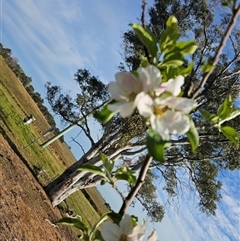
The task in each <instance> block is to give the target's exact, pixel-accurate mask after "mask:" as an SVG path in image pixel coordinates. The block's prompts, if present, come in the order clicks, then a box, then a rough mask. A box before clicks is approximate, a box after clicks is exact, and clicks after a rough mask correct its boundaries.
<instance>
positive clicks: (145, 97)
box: [135, 76, 196, 140]
mask: <svg viewBox="0 0 240 241" xmlns="http://www.w3.org/2000/svg"><path fill="white" fill-rule="evenodd" d="M183 80H184V78H183V76H178V77H176V78H175V79H171V80H169V81H168V82H166V83H162V84H161V86H160V88H159V89H158V90H157V91H156V93H157V96H156V97H155V98H153V97H152V96H150V95H149V94H146V93H144V92H141V93H140V94H138V96H137V98H136V100H135V101H136V103H137V108H138V111H139V113H140V115H142V116H144V117H145V118H149V119H150V123H151V127H152V128H153V130H155V131H156V132H157V133H158V134H159V135H160V136H161V137H162V139H163V140H169V139H170V135H175V134H185V133H186V132H187V131H188V130H189V128H190V120H189V118H188V117H187V116H186V114H187V113H189V112H190V111H191V110H192V109H193V108H194V107H195V106H196V102H195V101H194V100H191V99H188V98H181V97H177V95H179V93H180V92H181V85H182V84H183Z"/></svg>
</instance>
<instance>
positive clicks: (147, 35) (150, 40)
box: [130, 24, 158, 58]
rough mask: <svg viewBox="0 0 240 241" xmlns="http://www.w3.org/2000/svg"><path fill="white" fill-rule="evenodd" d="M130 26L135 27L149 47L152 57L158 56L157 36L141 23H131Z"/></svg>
mask: <svg viewBox="0 0 240 241" xmlns="http://www.w3.org/2000/svg"><path fill="white" fill-rule="evenodd" d="M130 26H131V27H132V28H133V30H134V31H135V33H136V34H137V35H138V37H139V38H140V40H141V41H142V42H143V44H144V45H145V46H146V47H147V49H148V51H149V54H150V55H151V57H152V58H154V57H156V55H157V52H158V48H157V39H156V36H155V35H154V34H153V33H151V32H150V31H149V30H148V29H145V28H143V26H142V25H140V24H130Z"/></svg>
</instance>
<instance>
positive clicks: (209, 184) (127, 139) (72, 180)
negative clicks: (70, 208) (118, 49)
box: [46, 0, 240, 222]
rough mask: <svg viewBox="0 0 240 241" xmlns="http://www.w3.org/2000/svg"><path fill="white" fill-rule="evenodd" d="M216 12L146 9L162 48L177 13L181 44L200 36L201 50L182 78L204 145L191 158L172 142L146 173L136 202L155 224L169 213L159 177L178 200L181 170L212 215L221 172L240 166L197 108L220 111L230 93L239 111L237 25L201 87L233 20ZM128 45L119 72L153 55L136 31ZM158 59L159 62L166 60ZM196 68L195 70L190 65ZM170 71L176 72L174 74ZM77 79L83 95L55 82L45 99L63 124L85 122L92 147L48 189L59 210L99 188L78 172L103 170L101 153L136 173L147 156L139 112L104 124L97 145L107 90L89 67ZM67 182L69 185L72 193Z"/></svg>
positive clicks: (126, 37) (201, 5) (195, 5)
mask: <svg viewBox="0 0 240 241" xmlns="http://www.w3.org/2000/svg"><path fill="white" fill-rule="evenodd" d="M216 6H219V7H220V1H214V2H212V1H206V0H204V1H198V2H197V1H196V2H193V1H178V0H171V1H169V0H168V1H167V0H164V1H160V0H155V2H154V5H153V6H152V7H150V9H149V16H150V20H149V23H144V22H143V21H142V24H143V25H145V26H144V27H146V28H148V29H149V30H150V31H151V32H153V33H154V34H155V35H156V38H157V42H160V41H161V36H162V34H163V31H164V30H165V28H166V26H165V23H166V21H167V19H168V18H169V16H171V15H174V16H176V18H177V19H178V24H179V30H180V32H181V34H182V36H181V38H182V39H186V38H187V39H191V38H195V39H196V41H197V44H198V48H197V50H196V52H195V53H194V54H193V55H192V57H189V58H185V59H184V65H183V67H184V66H185V67H187V66H191V68H192V69H190V75H189V76H188V77H187V78H186V79H185V83H184V85H183V88H182V94H183V96H185V97H187V98H192V99H195V100H196V101H197V104H198V105H197V107H196V108H195V110H194V111H193V112H192V113H191V117H192V119H193V120H194V122H195V126H196V129H197V131H198V132H199V138H200V146H199V147H198V149H197V150H196V151H195V152H192V150H191V146H190V144H189V142H188V140H187V138H186V136H184V135H181V136H179V137H178V138H176V137H174V138H172V139H171V147H169V148H168V149H167V150H166V151H165V162H164V163H162V164H160V163H159V162H156V161H153V163H152V164H151V171H149V173H148V174H149V175H148V178H147V179H146V181H145V184H144V185H143V186H142V189H140V191H139V194H138V196H137V198H138V199H139V201H140V202H141V203H142V204H143V206H144V208H146V210H147V212H148V213H149V215H150V216H151V219H152V221H154V222H157V221H161V219H162V217H163V214H164V209H163V207H162V206H161V204H160V203H158V201H157V195H156V193H155V191H156V187H155V186H154V185H152V182H153V180H154V179H155V178H156V176H158V175H159V176H161V177H163V178H164V180H165V187H164V190H165V191H166V192H167V193H168V195H169V196H170V197H174V196H176V195H177V193H178V192H177V191H176V189H177V187H178V185H181V184H182V180H181V179H180V178H179V177H178V172H177V169H179V168H180V169H182V170H184V171H186V173H187V174H188V178H189V182H190V183H191V185H193V186H194V188H195V189H196V190H197V192H198V194H199V207H200V209H201V210H202V211H203V212H206V213H207V214H213V215H214V214H215V211H216V208H217V202H218V201H219V200H220V198H221V182H220V181H219V180H218V173H219V172H220V171H221V170H224V169H229V170H235V169H239V167H240V165H239V164H240V160H239V156H240V155H239V149H238V147H236V146H234V145H233V144H232V143H231V142H230V141H229V140H227V139H226V138H225V137H224V135H222V134H221V133H219V131H218V130H217V129H216V128H214V127H212V126H210V125H209V124H208V123H206V121H205V120H204V119H203V117H202V115H201V113H200V109H207V110H208V111H209V112H210V113H217V111H218V107H219V104H220V103H223V101H224V100H225V99H226V98H227V96H229V95H230V94H231V96H232V99H233V105H234V108H237V105H236V103H237V102H236V100H237V98H238V97H239V87H240V85H239V81H240V80H239V73H240V59H239V57H240V43H239V41H238V39H239V37H240V29H239V26H235V27H234V29H233V31H232V33H231V35H230V39H229V40H228V45H227V48H226V49H225V51H223V52H222V53H221V55H220V58H219V61H218V63H217V65H216V66H215V68H214V71H213V72H212V73H211V75H210V76H209V78H208V80H207V82H206V84H205V86H204V87H203V83H204V81H203V79H204V76H203V69H204V68H207V67H208V66H209V65H211V61H212V59H213V58H214V56H215V53H216V51H217V48H218V45H217V44H216V43H219V42H221V39H222V38H223V36H224V34H225V30H226V28H227V25H228V24H229V22H230V18H231V14H230V13H228V12H227V11H225V10H222V12H221V14H219V13H215V12H214V9H215V8H216ZM216 17H217V19H218V21H217V20H216ZM123 45H124V48H123V53H122V58H123V62H122V63H120V65H119V69H120V70H121V71H123V70H125V71H126V70H127V71H135V70H136V69H137V68H138V67H139V65H140V63H141V61H142V59H143V56H145V58H147V59H149V53H148V51H147V50H146V48H145V47H144V45H143V43H142V42H141V41H140V40H139V38H138V36H137V34H136V33H135V32H134V31H133V30H129V31H127V32H126V33H124V34H123ZM203 56H204V58H205V59H204V58H203ZM207 60H208V61H207ZM158 61H160V62H161V59H158ZM191 63H194V64H192V65H191ZM165 70H166V69H165ZM167 71H174V70H173V69H171V68H170V70H166V72H167ZM202 76H203V77H202ZM75 81H76V82H77V83H78V85H79V87H80V92H79V94H78V95H77V96H76V97H75V98H73V97H71V96H70V95H69V94H63V93H62V92H61V90H60V87H58V86H51V84H50V83H48V84H47V86H46V87H47V99H48V101H49V103H50V105H51V107H52V109H53V111H54V112H55V113H57V114H59V115H60V116H61V117H62V119H63V120H64V121H69V122H72V123H74V122H76V121H77V120H78V119H79V118H80V117H83V118H84V121H82V122H81V123H79V124H78V125H79V126H80V127H81V128H82V130H83V131H84V133H85V134H86V136H87V137H88V139H89V141H90V142H91V144H92V146H91V148H90V149H89V150H88V151H87V152H86V154H85V155H83V157H81V158H80V160H79V161H78V162H76V163H75V164H73V165H72V166H71V167H69V168H68V169H67V170H66V171H65V172H64V173H63V174H62V175H61V176H59V177H58V178H56V179H55V180H54V181H53V182H51V183H49V185H48V186H47V187H46V191H47V192H48V194H49V196H50V198H51V199H52V201H53V204H54V205H57V204H58V203H59V202H61V201H62V200H64V199H65V198H66V197H67V196H68V195H70V194H71V193H73V192H74V191H76V190H78V189H82V188H86V187H90V186H94V185H97V184H99V183H100V181H101V177H99V176H94V175H91V174H86V173H84V172H79V171H78V168H79V167H80V166H81V165H82V164H84V163H90V164H95V165H96V166H99V167H101V161H100V157H99V154H98V152H99V151H101V152H103V153H105V154H106V155H107V156H108V157H109V158H112V159H119V158H122V160H124V161H125V160H127V161H126V162H124V163H125V164H123V165H127V164H128V165H129V167H130V168H132V170H137V169H139V168H140V167H141V163H142V162H141V161H140V162H139V158H135V156H138V157H142V159H144V156H145V155H146V147H145V137H146V125H145V122H144V120H143V118H142V117H141V116H140V115H139V114H138V113H137V111H136V112H134V114H133V115H132V116H131V117H129V118H126V119H122V118H120V116H119V115H116V116H115V117H114V118H112V119H111V120H110V121H109V122H108V123H107V124H103V125H102V127H103V131H102V136H101V137H100V138H99V140H97V141H95V140H93V138H92V136H91V131H90V128H89V124H88V117H89V116H92V111H94V110H97V109H98V107H99V106H101V105H102V104H103V103H104V102H106V101H107V100H108V98H109V96H108V92H107V86H106V85H104V84H103V83H102V82H101V81H100V80H99V79H98V78H96V77H94V76H91V74H90V73H89V71H88V70H85V69H79V70H78V71H77V73H76V74H75ZM238 123H239V117H238V118H235V119H233V120H231V121H230V124H231V126H233V127H234V128H235V129H236V130H237V131H238V133H239V131H240V129H239V125H238ZM129 160H130V164H129V163H128V162H129ZM153 170H154V172H152V171H153ZM66 183H68V186H67V187H66V185H65V184H66ZM150 190H151V191H150Z"/></svg>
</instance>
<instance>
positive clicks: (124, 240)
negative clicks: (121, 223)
mask: <svg viewBox="0 0 240 241" xmlns="http://www.w3.org/2000/svg"><path fill="white" fill-rule="evenodd" d="M127 240H128V237H127V235H126V234H121V235H120V237H119V241H127Z"/></svg>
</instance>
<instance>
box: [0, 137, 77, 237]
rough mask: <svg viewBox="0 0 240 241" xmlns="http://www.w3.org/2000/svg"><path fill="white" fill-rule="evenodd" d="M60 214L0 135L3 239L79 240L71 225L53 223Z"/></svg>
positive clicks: (0, 195)
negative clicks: (69, 226)
mask: <svg viewBox="0 0 240 241" xmlns="http://www.w3.org/2000/svg"><path fill="white" fill-rule="evenodd" d="M60 218H61V214H60V212H59V210H58V209H57V208H53V207H52V206H51V203H50V201H49V199H48V197H47V196H46V194H45V192H44V191H43V189H42V187H41V186H40V185H39V183H38V182H37V180H36V179H35V178H34V176H33V175H32V173H31V172H30V171H29V169H28V168H27V167H26V165H24V163H23V160H21V157H19V156H18V155H17V154H16V153H15V152H14V151H13V149H12V148H11V147H10V145H9V144H8V142H7V141H6V140H5V139H3V137H2V136H1V135H0V241H57V240H61V241H71V240H74V241H75V240H78V239H77V238H75V237H74V235H73V233H72V232H71V230H70V229H69V228H67V227H64V226H56V227H55V226H54V222H56V221H57V220H59V219H60Z"/></svg>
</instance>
